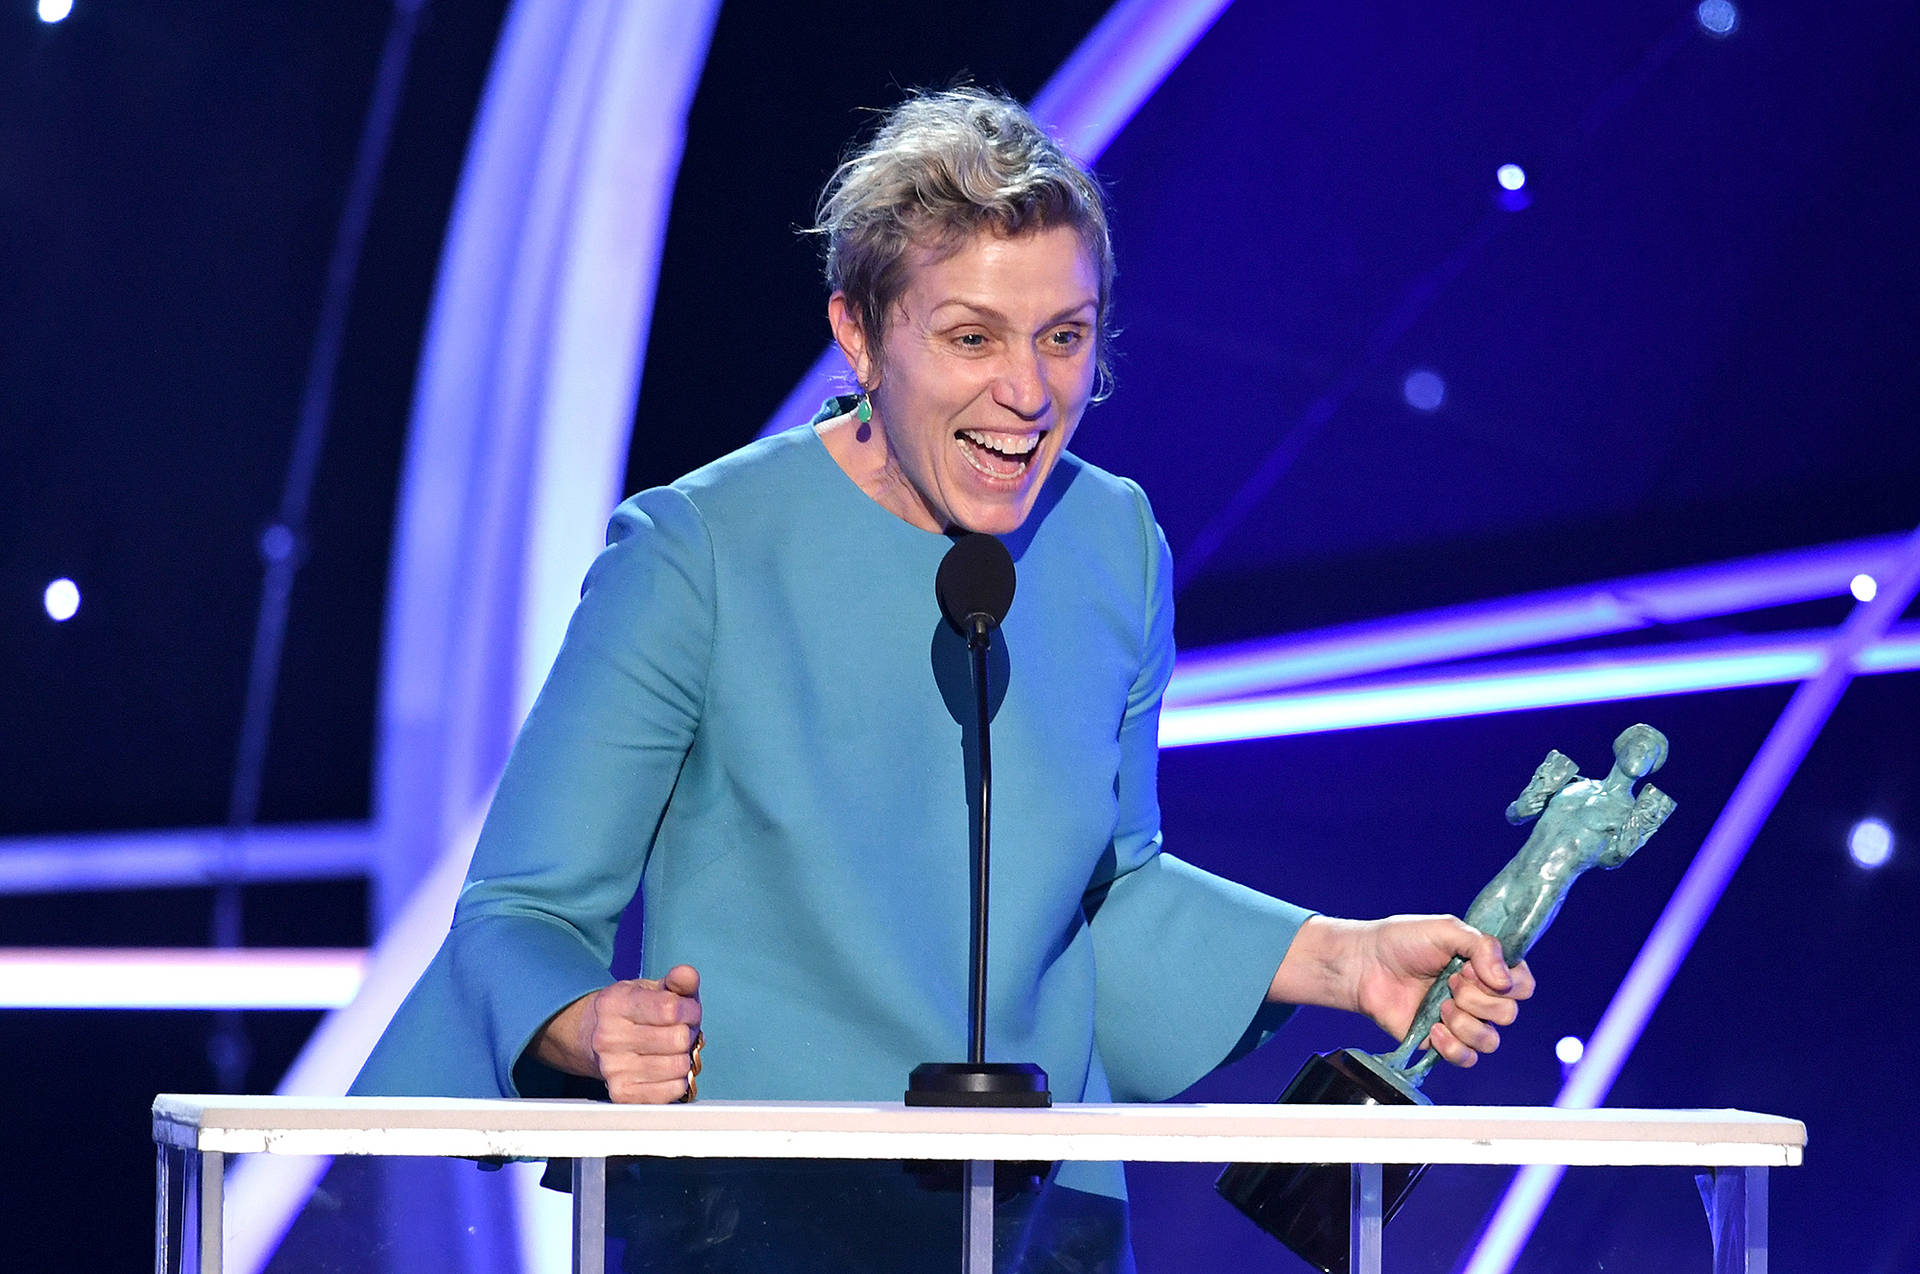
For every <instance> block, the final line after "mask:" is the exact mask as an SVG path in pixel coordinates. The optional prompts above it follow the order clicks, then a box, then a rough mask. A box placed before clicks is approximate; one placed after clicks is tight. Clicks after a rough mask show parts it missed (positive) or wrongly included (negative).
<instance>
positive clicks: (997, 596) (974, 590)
mask: <svg viewBox="0 0 1920 1274" xmlns="http://www.w3.org/2000/svg"><path fill="white" fill-rule="evenodd" d="M1013 583H1014V579H1013V554H1011V553H1009V552H1007V546H1006V545H1004V544H1002V543H1001V542H1000V541H999V540H998V539H997V538H995V537H994V536H991V535H981V534H980V533H978V532H975V531H969V532H967V533H966V534H965V535H962V536H961V537H960V538H959V539H957V540H955V541H954V542H953V547H952V548H950V549H948V550H947V555H946V556H945V557H943V558H941V559H940V569H939V571H938V572H937V573H936V574H935V575H934V577H933V593H934V596H935V597H937V598H939V600H940V611H941V613H942V614H944V615H945V616H946V617H947V622H948V623H949V624H952V625H953V626H954V627H955V628H957V629H959V630H960V631H961V633H963V634H964V635H965V636H966V639H967V645H968V646H978V645H980V644H982V643H984V642H986V641H987V640H988V638H987V634H988V633H990V632H992V631H993V630H994V629H996V628H998V627H1000V624H1001V622H1002V621H1003V620H1005V619H1006V617H1007V611H1008V610H1010V609H1011V608H1012V607H1013Z"/></svg>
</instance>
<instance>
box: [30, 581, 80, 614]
mask: <svg viewBox="0 0 1920 1274" xmlns="http://www.w3.org/2000/svg"><path fill="white" fill-rule="evenodd" d="M40 604H41V605H43V606H45V607H46V608H47V618H49V619H51V620H52V621H53V622H54V623H56V624H64V623H66V622H67V621H68V620H69V619H72V618H73V617H74V616H75V615H77V614H79V613H80V586H79V585H78V584H76V583H74V582H73V581H72V580H70V579H67V578H65V577H62V578H60V579H57V580H55V581H53V583H51V584H49V585H47V590H46V592H44V593H42V594H41V595H40Z"/></svg>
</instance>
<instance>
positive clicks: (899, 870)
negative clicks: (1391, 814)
mask: <svg viewBox="0 0 1920 1274" xmlns="http://www.w3.org/2000/svg"><path fill="white" fill-rule="evenodd" d="M1006 539H1007V543H1008V547H1009V548H1010V549H1012V550H1013V553H1014V556H1015V559H1016V561H1017V564H1018V570H1019V591H1018V594H1017V596H1016V597H1015V600H1014V603H1013V608H1012V611H1011V612H1010V613H1009V615H1008V616H1007V619H1006V622H1005V624H1004V626H1003V628H1002V630H1001V632H1000V633H999V634H998V635H997V637H996V649H998V650H1000V651H1003V652H1004V656H1005V658H1004V663H1000V664H999V669H1000V672H1001V677H1000V687H999V688H1001V689H1004V696H1005V697H1004V701H1003V702H1001V704H1000V706H999V709H998V712H997V715H996V716H995V718H994V721H993V737H992V742H993V760H994V775H993V777H994V792H993V800H994V804H993V869H992V911H991V916H992V938H991V945H990V951H991V964H990V971H989V977H988V987H989V992H990V1003H989V1015H988V1021H989V1024H988V1056H989V1059H990V1060H1013V1061H1031V1062H1037V1063H1039V1065H1040V1066H1042V1067H1043V1068H1044V1069H1045V1070H1046V1072H1047V1074H1048V1076H1049V1078H1050V1081H1051V1087H1052V1091H1053V1094H1054V1100H1055V1101H1082V1100H1084V1101H1106V1100H1118V1101H1152V1100H1159V1099H1163V1098H1166V1097H1169V1096H1172V1095H1173V1094H1175V1093H1177V1092H1179V1091H1180V1090H1181V1089H1183V1088H1185V1087H1187V1086H1188V1085H1189V1084H1191V1083H1192V1082H1193V1081H1195V1080H1196V1079H1198V1078H1199V1077H1200V1076H1202V1075H1203V1074H1205V1073H1206V1072H1207V1071H1208V1070H1210V1069H1211V1068H1213V1067H1214V1066H1217V1065H1219V1064H1220V1063H1221V1062H1222V1061H1224V1060H1227V1059H1228V1058H1229V1057H1230V1056H1233V1055H1236V1054H1237V1053H1238V1052H1241V1051H1244V1050H1245V1049H1247V1048H1250V1047H1252V1046H1253V1045H1255V1044H1257V1043H1258V1042H1260V1040H1261V1039H1263V1038H1264V1037H1265V1035H1266V1033H1268V1032H1270V1031H1271V1030H1272V1029H1273V1028H1274V1027H1275V1026H1277V1025H1278V1024H1279V1022H1280V1020H1281V1019H1282V1018H1283V1017H1284V1015H1285V1012H1286V1010H1284V1009H1278V1008H1274V1007H1271V1006H1263V997H1264V993H1265V991H1266V989H1267V986H1268V984H1269V982H1270V981H1271V979H1272V977H1273V973H1274V970H1275V968H1276V967H1277V966H1278V965H1279V963H1280V960H1281V958H1282V957H1283V956H1284V955H1285V953H1286V950H1287V947H1288V945H1289V944H1290V943H1291V941H1292V940H1293V936H1294V934H1295V932H1296V931H1297V930H1298V928H1299V926H1300V924H1301V922H1302V921H1303V920H1304V919H1305V918H1306V917H1307V916H1308V915H1309V914H1310V913H1309V912H1306V911H1303V910H1301V909H1300V908H1298V907H1295V906H1292V905H1291V904H1288V903H1283V902H1279V901H1277V900H1274V899H1271V898H1268V897H1266V896H1264V895H1261V894H1258V893H1255V892H1253V891H1252V890H1249V889H1246V888H1243V887H1241V886H1239V885H1236V884H1232V883H1230V882H1228V881H1225V880H1222V879H1220V878H1219V877H1216V876H1213V875H1209V874H1207V873H1205V872H1202V871H1200V870H1198V869H1196V868H1194V867H1191V866H1189V865H1187V864H1185V863H1183V862H1181V861H1179V860H1178V859H1176V858H1174V857H1173V856H1172V855H1170V854H1166V853H1162V852H1161V844H1160V808H1159V802H1158V799H1157V796H1156V793H1155V769H1156V761H1157V756H1158V742H1157V731H1158V720H1159V705H1160V696H1161V692H1162V690H1163V689H1164V687H1165V685H1166V682H1167V677H1168V674H1169V672H1170V671H1171V668H1172V663H1173V636H1172V622H1173V615H1172V599H1171V592H1170V582H1171V569H1170V560H1169V557H1168V554H1167V548H1166V543H1165V540H1164V538H1163V537H1162V536H1161V534H1160V531H1159V528H1158V527H1157V526H1156V524H1155V523H1154V520H1153V516H1152V513H1151V511H1150V509H1149V508H1148V505H1147V501H1146V498H1145V496H1144V495H1143V494H1142V493H1141V491H1140V489H1139V488H1138V487H1137V486H1135V485H1134V484H1133V483H1132V482H1129V481H1127V480H1125V479H1122V478H1117V477H1114V476H1113V475H1110V474H1108V473H1105V472H1103V471H1101V470H1100V469H1097V468H1095V467H1094V466H1092V465H1089V464H1086V463H1084V462H1082V461H1080V460H1078V459H1076V458H1075V457H1073V456H1071V455H1066V456H1063V457H1062V458H1061V460H1060V462H1059V464H1058V466H1057V468H1056V470H1055V472H1054V473H1053V475H1052V476H1051V477H1050V479H1049V481H1048V484H1047V487H1046V489H1045V490H1044V491H1043V493H1042V496H1041V499H1040V502H1039V504H1038V507H1036V509H1035V511H1034V513H1033V515H1032V516H1031V517H1030V518H1029V519H1028V521H1027V524H1026V526H1025V527H1023V528H1022V529H1021V531H1020V532H1018V533H1016V534H1015V535H1013V536H1009V537H1006ZM948 547H949V541H948V540H947V539H946V538H945V537H944V536H941V535H937V534H933V533H929V532H926V531H922V530H919V529H917V528H915V527H913V526H910V525H909V524H907V523H906V522H904V521H902V520H901V519H899V518H898V517H896V516H894V515H893V514H891V513H889V512H887V511H886V510H885V509H883V508H882V507H881V506H880V505H878V504H876V503H875V502H874V501H873V500H871V499H870V498H869V497H868V496H867V495H865V494H864V493H863V492H862V491H861V490H860V489H859V488H858V487H857V486H856V485H855V484H854V483H853V481H852V480H851V479H850V478H848V477H847V475H846V474H845V473H844V472H843V471H842V470H841V469H840V467H839V466H838V464H837V463H836V462H835V461H834V460H833V458H832V456H831V455H830V454H829V453H828V451H827V450H826V447H825V444H824V443H823V442H822V441H821V440H820V439H819V437H818V436H817V435H816V434H815V432H814V431H813V430H812V429H811V428H800V429H795V430H792V431H789V432H787V433H784V434H781V435H778V436H775V437H772V438H768V439H764V440H762V441H760V442H757V443H754V444H752V445H751V446H748V447H746V448H745V449H743V450H741V451H739V452H736V453H734V454H733V455H730V456H728V457H726V458H724V459H722V460H719V461H717V462H715V463H714V464H712V465H709V466H707V467H706V468H703V469H701V470H699V471H697V472H695V473H693V474H691V475H689V476H688V477H686V478H684V479H682V480H681V481H679V482H676V483H674V484H673V485H672V486H669V487H663V488H658V489H655V490H651V491H647V492H643V493H642V494H640V495H637V496H635V497H633V498H632V499H630V500H628V501H626V502H625V503H624V504H622V505H621V506H620V508H619V510H618V511H617V512H616V513H615V515H614V517H613V521H612V525H611V528H610V530H609V533H608V546H607V548H606V549H605V550H604V551H603V552H602V553H601V555H600V556H599V558H598V559H597V560H596V561H595V563H594V564H593V567H592V569H591V571H590V572H589V574H588V576H587V581H586V586H585V588H584V590H583V594H582V597H581V602H580V606H579V609H578V611H577V612H576V613H575V615H574V617H573V620H572V624H571V626H570V627H569V629H568V632H567V637H566V641H565V644H564V646H563V648H562V649H561V652H560V654H559V657H558V659H557V661H556V662H555V664H554V668H553V671H552V674H551V675H550V676H549V678H548V680H547V683H546V686H545V688H544V689H543V690H542V691H541V693H540V696H539V700H538V702H537V703H536V704H535V705H534V708H533V710H532V712H531V714H530V715H529V717H528V719H527V722H526V725H525V727H524V728H523V730H522V731H521V734H520V737H519V740H518V742H517V743H516V744H515V746H514V749H513V754H512V757H511V759H510V760H509V762H508V764H507V767H506V771H505V773H504V775H503V777H502V778H501V781H500V786H499V791H498V794H497V796H496V797H495V799H494V804H493V808H492V811H491V813H490V814H489V816H488V818H487V822H486V826H485V830H484V831H483V832H482V834H481V837H480V841H479V846H478V849H477V850H476V852H475V854H474V859H473V866H472V869H471V872H470V875H469V877H468V880H467V883H466V885H465V888H464V889H463V890H462V893H461V896H460V901H459V905H458V907H457V909H456V911H455V914H454V920H453V928H452V932H451V933H450V934H449V935H448V937H447V940H446V943H445V945H444V946H443V947H442V949H441V951H440V952H439V954H438V955H437V956H436V957H435V958H434V960H433V963H432V965H431V966H430V967H429V968H428V969H427V971H426V972H425V974H424V975H423V976H422V977H421V979H420V981H419V983H418V985H417V986H416V987H415V988H414V990H413V992H412V994H411V995H410V996H409V997H408V999H407V1001H406V1003H405V1004H404V1005H403V1006H402V1007H401V1009H400V1011H399V1013H398V1014H397V1015H396V1016H395V1018H394V1021H393V1023H392V1025H391V1026H390V1027H389V1029H388V1031H387V1033H386V1036H385V1037H384V1038H383V1039H382V1040H381V1042H380V1044H379V1046H378V1047H377V1048H376V1049H375V1050H374V1052H373V1055H372V1057H371V1058H370V1059H369V1060H368V1062H367V1065H366V1067H365V1069H364V1070H363V1071H362V1072H361V1074H360V1077H359V1079H358V1081H357V1082H356V1084H355V1086H354V1091H355V1092H356V1093H368V1094H373V1093H380V1094H438V1095H449V1096H514V1095H525V1096H543V1095H553V1094H556V1093H558V1092H560V1091H561V1089H562V1086H563V1078H562V1077H561V1076H560V1075H559V1074H557V1073H556V1072H554V1071H552V1070H550V1069H548V1068H547V1067H545V1066H543V1065H542V1064H540V1063H539V1062H537V1061H534V1060H532V1059H531V1057H530V1056H524V1054H526V1053H527V1051H528V1044H529V1042H530V1041H531V1040H532V1038H533V1037H534V1035H535V1034H536V1033H537V1032H538V1031H539V1029H540V1028H541V1027H542V1025H544V1023H545V1022H546V1021H547V1020H548V1019H549V1018H550V1017H552V1016H553V1014H555V1013H556V1012H558V1011H559V1010H560V1009H561V1008H563V1007H565V1006H566V1005H567V1004H569V1003H571V1002H572V1001H573V1000H575V999H577V998H578V997H580V996H582V995H585V994H587V993H588V992H591V991H593V990H596V989H597V988H599V987H601V986H603V985H605V984H606V983H607V981H608V980H609V974H608V965H609V961H610V958H611V954H612V948H613V938H614V929H615V926H616V923H617V922H618V920H619V918H620V915H621V913H622V911H623V910H624V909H625V908H626V907H627V905H628V903H629V901H630V900H631V899H632V898H633V896H634V892H635V887H636V885H638V886H639V888H640V898H641V905H642V906H643V913H642V914H643V927H642V973H643V975H644V976H647V977H660V976H661V975H663V974H664V973H665V972H666V971H667V970H668V969H669V968H671V967H672V966H673V965H676V964H691V965H693V966H695V967H696V968H698V969H699V971H700V977H701V1002H702V1008H703V1013H704V1025H705V1031H706V1035H707V1040H708V1044H707V1047H706V1049H705V1050H704V1054H705V1055H704V1059H703V1060H704V1064H705V1069H704V1071H703V1073H702V1075H701V1077H700V1095H701V1097H702V1098H708V1097H713V1098H735V1099H786V1098H807V1099H824V1100H895V1101H897V1100H899V1099H900V1095H901V1093H902V1091H903V1089H904V1088H905V1085H906V1082H907V1075H908V1072H909V1071H911V1070H912V1068H913V1067H914V1066H915V1065H917V1064H919V1063H921V1062H925V1061H959V1060H963V1059H964V1058H965V1057H966V1047H967V1020H968V982H967V978H968V954H967V952H968V897H969V886H968V870H969V868H968V864H969V855H970V848H969V847H970V844H971V840H970V811H969V806H968V798H969V793H970V791H971V789H972V786H973V785H972V784H970V783H969V781H968V775H967V766H968V755H967V754H968V752H969V750H970V740H969V739H968V738H967V736H969V735H970V734H971V728H970V727H968V728H964V729H963V726H962V725H961V724H960V723H959V722H960V720H964V719H966V715H967V713H968V712H970V711H971V703H972V699H971V691H970V689H969V688H968V685H967V681H966V676H967V666H966V662H965V648H964V643H963V642H962V641H961V639H960V638H959V637H958V635H957V634H955V633H954V632H953V631H952V630H951V629H950V628H948V627H947V626H946V625H945V623H944V622H943V620H942V618H941V615H940V610H939V607H938V604H937V602H936V601H935V598H934V588H933V580H934V573H935V570H936V568H937V567H938V566H939V563H940V559H941V557H942V556H943V555H944V554H945V552H946V551H947V549H948ZM996 662H999V661H998V660H996ZM1059 1181H1060V1182H1061V1183H1062V1184H1066V1185H1071V1186H1074V1187H1076V1188H1079V1189H1081V1190H1086V1191H1092V1192H1096V1193H1101V1194H1107V1195H1111V1196H1115V1197H1124V1186H1123V1185H1122V1183H1121V1178H1120V1174H1119V1171H1118V1167H1117V1165H1068V1166H1066V1167H1065V1168H1063V1169H1062V1171H1061V1174H1060V1177H1059Z"/></svg>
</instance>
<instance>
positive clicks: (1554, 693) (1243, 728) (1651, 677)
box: [1160, 624, 1920, 748]
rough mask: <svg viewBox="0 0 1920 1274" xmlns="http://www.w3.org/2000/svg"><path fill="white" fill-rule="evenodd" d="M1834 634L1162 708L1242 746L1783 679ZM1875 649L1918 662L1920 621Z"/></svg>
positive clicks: (1494, 667)
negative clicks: (1252, 741) (1298, 736)
mask: <svg viewBox="0 0 1920 1274" xmlns="http://www.w3.org/2000/svg"><path fill="white" fill-rule="evenodd" d="M1828 640H1829V636H1828V634H1827V633H1826V632H1825V631H1824V630H1816V631H1814V632H1803V633H1787V634H1771V635H1768V636H1765V637H1747V638H1735V639H1728V640H1719V641H1702V642H1683V643H1677V644H1673V645H1666V646H1659V647H1654V648H1641V649H1639V650H1635V651H1633V652H1631V653H1626V654H1621V653H1609V654H1588V655H1570V656H1564V657H1561V658H1534V659H1514V660H1505V661H1491V662H1489V663H1485V664H1480V665H1475V666H1473V667H1471V668H1468V669H1466V670H1463V671H1461V672H1459V673H1455V674H1452V675H1448V676H1425V677H1398V678H1384V677H1381V678H1368V679H1365V680H1357V681H1353V682H1349V683H1346V684H1343V685H1340V686H1338V687H1329V688H1326V689H1306V690H1296V691H1291V692H1288V693H1284V694H1275V695H1268V696H1263V697H1259V698H1251V699H1235V700H1230V701H1227V702H1218V703H1197V704H1185V705H1180V706H1174V707H1169V708H1167V709H1165V710H1164V711H1163V712H1162V713H1161V715H1160V746H1161V747H1163V748H1178V747H1191V746H1194V745H1196V744H1202V743H1235V742H1240V741H1243V740H1247V739H1271V738H1281V737H1285V736H1289V735H1296V734H1315V733H1318V732H1320V731H1324V730H1351V729H1356V728H1358V727H1361V726H1373V725H1398V724H1404V723H1406V722H1410V721H1441V720H1447V719H1450V718H1453V717H1472V716H1482V715H1485V714H1488V713H1494V712H1517V711H1522V710H1525V709H1531V708H1549V707H1565V706H1567V705H1569V704H1576V703H1614V702H1618V701H1619V700H1622V699H1649V698H1657V697H1659V696H1662V695H1673V694H1694V693H1698V692H1699V691H1703V690H1732V689H1738V688H1741V687H1745V686H1768V685H1778V684H1780V683H1782V682H1788V681H1803V680H1806V679H1808V678H1811V677H1814V676H1816V675H1817V674H1818V673H1819V671H1820V669H1821V666H1822V665H1823V664H1824V663H1825V650H1826V644H1827V642H1828ZM1865 653H1866V652H1863V655H1864V654H1865ZM1871 653H1872V655H1873V658H1871V659H1867V658H1863V660H1862V668H1861V671H1863V672H1866V671H1873V672H1895V671H1911V670H1913V669H1916V668H1920V624H1910V625H1906V626H1904V627H1902V628H1900V629H1898V630H1896V631H1895V632H1894V633H1893V634H1891V635H1890V636H1889V638H1888V641H1887V643H1886V644H1885V646H1884V647H1882V648H1878V649H1875V650H1874V651H1872V652H1871Z"/></svg>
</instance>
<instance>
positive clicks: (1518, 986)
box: [1507, 960, 1534, 1000]
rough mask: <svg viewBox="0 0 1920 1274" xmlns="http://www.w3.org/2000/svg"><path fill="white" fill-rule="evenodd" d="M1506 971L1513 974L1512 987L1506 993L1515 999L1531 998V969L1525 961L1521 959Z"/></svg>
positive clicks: (1532, 984)
mask: <svg viewBox="0 0 1920 1274" xmlns="http://www.w3.org/2000/svg"><path fill="white" fill-rule="evenodd" d="M1507 971H1508V972H1509V973H1511V974H1513V989H1512V990H1511V991H1509V992H1507V994H1508V995H1509V996H1510V997H1512V998H1513V999H1516V1000H1530V999H1532V998H1533V986H1534V983H1533V970H1532V969H1529V968H1528V967H1527V962H1526V961H1525V960H1522V961H1521V962H1520V963H1519V964H1516V965H1514V966H1513V967H1512V968H1511V969H1509V970H1507Z"/></svg>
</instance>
